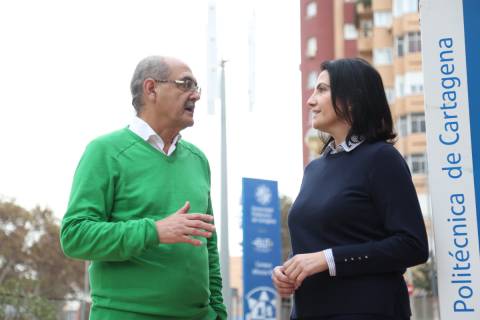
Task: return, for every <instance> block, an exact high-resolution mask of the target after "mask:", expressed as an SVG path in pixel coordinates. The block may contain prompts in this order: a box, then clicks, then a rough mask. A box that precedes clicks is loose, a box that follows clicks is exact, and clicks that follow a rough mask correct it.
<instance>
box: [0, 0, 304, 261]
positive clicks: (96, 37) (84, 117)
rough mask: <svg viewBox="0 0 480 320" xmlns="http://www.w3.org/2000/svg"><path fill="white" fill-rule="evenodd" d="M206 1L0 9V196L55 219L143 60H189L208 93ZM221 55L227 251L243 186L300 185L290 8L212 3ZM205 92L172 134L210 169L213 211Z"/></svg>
mask: <svg viewBox="0 0 480 320" xmlns="http://www.w3.org/2000/svg"><path fill="white" fill-rule="evenodd" d="M253 11H255V16H256V32H255V41H256V48H255V53H256V56H255V60H256V70H255V79H256V80H255V83H256V87H255V91H256V100H255V101H256V104H255V107H254V110H253V111H249V107H248V101H249V100H248V27H249V20H250V17H251V15H252V12H253ZM207 13H208V0H176V1H170V0H152V1H147V0H136V1H118V0H117V1H112V0H110V1H106V0H104V1H93V0H82V1H68V0H43V1H35V0H15V1H2V2H0V41H1V47H2V50H1V51H0V95H1V97H0V98H1V107H0V121H1V125H0V137H1V138H0V141H1V156H0V195H2V196H3V197H7V198H15V199H16V201H17V203H18V204H20V205H22V206H24V207H26V208H32V207H33V206H35V205H37V204H38V205H41V206H48V207H50V208H51V209H52V210H53V211H54V213H55V215H56V216H57V217H59V219H60V218H61V217H62V216H63V214H64V212H65V209H66V206H67V201H68V196H69V192H70V186H71V182H72V177H73V173H74V170H75V168H76V165H77V163H78V160H79V158H80V156H81V154H82V153H83V151H84V149H85V146H86V144H87V143H88V142H89V141H90V140H91V139H93V138H95V137H96V136H98V135H101V134H104V133H107V132H110V131H113V130H116V129H118V128H121V127H124V126H126V125H127V124H128V122H129V121H130V119H131V117H133V115H134V112H133V107H132V106H131V104H130V101H131V97H130V92H129V82H130V78H131V76H132V73H133V70H134V68H135V66H136V63H137V62H138V61H139V60H140V59H141V58H143V57H145V56H147V55H152V54H160V55H171V56H176V57H179V58H181V59H182V60H184V61H185V62H187V64H189V65H190V66H191V68H192V71H193V72H194V74H195V75H196V76H197V78H198V79H199V82H200V85H201V86H202V88H203V89H204V90H203V92H202V94H203V93H205V92H206V90H207V88H206V85H207V84H206V82H207V80H206V73H207V66H206V61H207V56H206V51H207V47H206V44H207V36H206V30H207ZM217 32H218V45H219V48H218V49H219V53H218V58H219V59H220V58H221V57H224V58H225V59H227V60H228V62H227V69H226V70H227V91H226V95H227V118H228V119H227V121H228V122H227V132H228V135H227V141H228V142H227V143H228V146H227V149H228V179H229V217H230V226H231V229H232V230H237V231H236V232H231V234H230V247H231V254H234V255H235V254H238V250H239V248H238V246H237V245H236V244H238V243H239V242H240V241H241V239H240V235H239V232H238V229H239V217H240V210H241V207H240V197H241V178H242V177H251V178H260V179H271V180H277V181H278V183H279V191H280V194H284V195H287V196H290V197H291V198H295V197H296V195H297V193H298V189H299V186H300V182H301V177H302V171H303V166H302V136H301V108H302V105H303V104H302V101H301V95H300V72H299V64H300V47H299V46H300V44H299V41H300V40H299V4H298V1H291V0H281V1H279V0H277V1H275V0H262V1H252V2H250V1H233V0H217ZM206 101H207V99H206V95H203V96H202V99H201V100H200V101H199V102H198V105H197V106H198V108H197V109H196V110H195V126H194V127H193V128H188V129H186V130H184V131H183V132H182V136H183V137H184V139H186V140H188V141H190V142H193V143H194V144H196V145H197V146H199V147H200V148H201V149H202V150H203V151H204V152H205V154H206V155H207V157H208V158H209V160H210V165H211V167H212V196H213V205H214V210H215V216H216V217H217V219H218V218H219V215H220V212H219V210H220V201H219V197H220V189H219V185H220V125H219V124H220V115H219V110H217V112H216V113H215V114H213V115H212V114H208V112H207V105H206Z"/></svg>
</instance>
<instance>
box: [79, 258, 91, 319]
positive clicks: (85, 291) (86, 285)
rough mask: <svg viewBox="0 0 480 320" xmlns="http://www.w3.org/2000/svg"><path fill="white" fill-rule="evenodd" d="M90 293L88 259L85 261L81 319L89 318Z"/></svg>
mask: <svg viewBox="0 0 480 320" xmlns="http://www.w3.org/2000/svg"><path fill="white" fill-rule="evenodd" d="M88 294H89V283H88V261H85V263H84V273H83V297H82V304H81V310H80V319H82V320H87V319H88V315H87V296H88Z"/></svg>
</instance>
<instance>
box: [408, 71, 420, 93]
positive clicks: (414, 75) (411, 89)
mask: <svg viewBox="0 0 480 320" xmlns="http://www.w3.org/2000/svg"><path fill="white" fill-rule="evenodd" d="M404 85H405V91H404V94H405V95H406V96H410V95H417V94H422V92H423V73H422V72H407V73H405V84H404Z"/></svg>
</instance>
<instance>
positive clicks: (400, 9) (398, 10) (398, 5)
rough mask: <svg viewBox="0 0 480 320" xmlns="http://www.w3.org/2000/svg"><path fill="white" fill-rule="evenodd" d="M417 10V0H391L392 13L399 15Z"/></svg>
mask: <svg viewBox="0 0 480 320" xmlns="http://www.w3.org/2000/svg"><path fill="white" fill-rule="evenodd" d="M411 12H418V0H393V15H394V16H395V17H399V16H401V15H404V14H407V13H411Z"/></svg>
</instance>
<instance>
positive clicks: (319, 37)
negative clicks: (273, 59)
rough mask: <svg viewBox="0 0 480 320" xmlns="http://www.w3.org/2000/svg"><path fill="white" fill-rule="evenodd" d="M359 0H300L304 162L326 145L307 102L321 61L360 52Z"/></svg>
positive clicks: (353, 55)
mask: <svg viewBox="0 0 480 320" xmlns="http://www.w3.org/2000/svg"><path fill="white" fill-rule="evenodd" d="M355 3H356V2H355V1H345V0H300V15H301V16H300V32H301V35H300V43H301V64H300V70H301V74H302V104H301V105H302V137H303V139H304V141H305V143H304V146H303V164H304V165H306V164H307V163H308V162H310V161H311V160H312V159H314V158H315V157H317V156H318V153H319V152H320V149H321V147H322V143H321V141H320V139H319V138H318V134H317V132H316V130H313V129H312V115H311V112H310V110H309V109H308V107H307V106H306V102H307V99H308V97H309V96H310V95H311V94H312V90H313V88H314V86H315V82H316V80H317V77H318V73H319V69H320V63H321V62H322V61H324V60H330V59H337V58H343V57H356V56H357V55H358V52H357V36H358V35H357V27H356V24H355V22H356V21H355V19H356V14H355V10H356V6H355Z"/></svg>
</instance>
